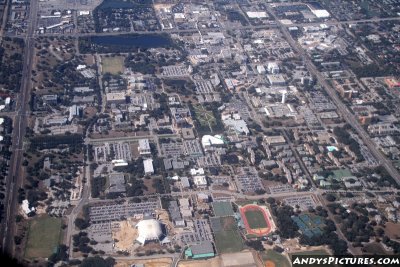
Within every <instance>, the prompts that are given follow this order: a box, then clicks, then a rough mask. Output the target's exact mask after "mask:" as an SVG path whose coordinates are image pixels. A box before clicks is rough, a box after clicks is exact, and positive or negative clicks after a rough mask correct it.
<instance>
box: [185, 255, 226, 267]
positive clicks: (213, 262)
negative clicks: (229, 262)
mask: <svg viewBox="0 0 400 267" xmlns="http://www.w3.org/2000/svg"><path fill="white" fill-rule="evenodd" d="M204 266H207V267H220V266H221V258H220V257H215V258H211V259H208V260H192V261H180V262H179V264H178V267H204Z"/></svg>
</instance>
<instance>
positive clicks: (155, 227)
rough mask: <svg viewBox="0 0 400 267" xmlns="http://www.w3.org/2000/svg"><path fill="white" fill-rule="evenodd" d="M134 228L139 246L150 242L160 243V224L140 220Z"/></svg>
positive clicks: (153, 221) (148, 220) (161, 234)
mask: <svg viewBox="0 0 400 267" xmlns="http://www.w3.org/2000/svg"><path fill="white" fill-rule="evenodd" d="M136 228H137V230H138V234H139V235H138V237H137V239H136V241H137V242H139V243H140V244H141V245H145V244H146V243H148V242H152V241H158V242H160V241H162V239H163V232H162V228H161V223H160V222H159V221H157V220H155V219H145V220H141V221H140V222H139V223H138V224H137V225H136Z"/></svg>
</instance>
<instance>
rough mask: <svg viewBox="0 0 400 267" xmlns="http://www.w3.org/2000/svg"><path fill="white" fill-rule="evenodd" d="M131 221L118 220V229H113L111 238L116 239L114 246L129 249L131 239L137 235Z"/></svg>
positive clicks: (131, 243) (134, 238)
mask: <svg viewBox="0 0 400 267" xmlns="http://www.w3.org/2000/svg"><path fill="white" fill-rule="evenodd" d="M132 224H133V223H132V222H131V221H128V220H125V221H122V222H119V226H120V228H119V230H118V231H115V232H114V231H113V239H116V240H118V242H116V243H115V246H116V247H117V248H118V249H120V250H130V249H131V248H132V245H133V242H132V240H136V238H137V236H138V232H137V229H136V228H135V227H133V226H132Z"/></svg>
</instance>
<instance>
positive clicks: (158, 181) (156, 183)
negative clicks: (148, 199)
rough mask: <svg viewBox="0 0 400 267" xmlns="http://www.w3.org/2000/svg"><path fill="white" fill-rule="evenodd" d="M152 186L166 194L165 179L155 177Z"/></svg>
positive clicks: (160, 192)
mask: <svg viewBox="0 0 400 267" xmlns="http://www.w3.org/2000/svg"><path fill="white" fill-rule="evenodd" d="M152 186H153V188H154V189H156V192H157V193H159V194H164V193H165V192H166V190H165V185H164V183H163V180H162V179H160V178H155V179H153V184H152Z"/></svg>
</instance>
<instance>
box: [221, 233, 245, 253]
mask: <svg viewBox="0 0 400 267" xmlns="http://www.w3.org/2000/svg"><path fill="white" fill-rule="evenodd" d="M215 245H216V247H217V251H218V253H219V254H221V253H231V252H238V251H241V250H242V249H243V241H242V237H241V236H240V234H239V233H238V231H235V230H234V231H222V232H219V233H215Z"/></svg>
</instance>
